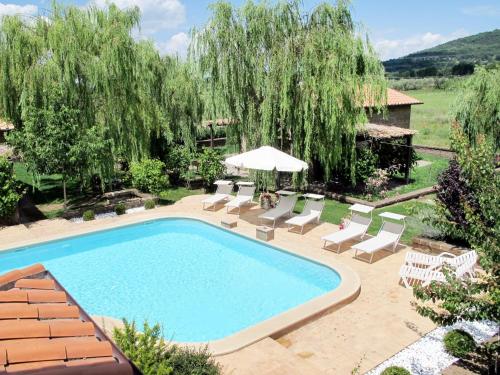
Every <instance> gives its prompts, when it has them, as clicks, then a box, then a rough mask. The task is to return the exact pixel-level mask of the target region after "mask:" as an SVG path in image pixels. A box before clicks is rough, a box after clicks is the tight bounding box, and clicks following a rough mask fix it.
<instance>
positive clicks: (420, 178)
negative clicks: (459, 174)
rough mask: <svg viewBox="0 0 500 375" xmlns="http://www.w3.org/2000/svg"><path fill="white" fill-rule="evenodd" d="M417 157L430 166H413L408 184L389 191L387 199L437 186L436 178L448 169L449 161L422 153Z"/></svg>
mask: <svg viewBox="0 0 500 375" xmlns="http://www.w3.org/2000/svg"><path fill="white" fill-rule="evenodd" d="M419 156H420V158H421V160H425V161H428V162H430V163H431V164H430V165H426V166H422V167H417V166H415V168H413V169H412V171H411V172H410V183H409V184H406V185H400V186H398V187H396V188H394V189H392V190H390V191H389V192H388V194H387V196H388V197H392V196H395V195H399V194H405V193H409V192H411V191H415V190H419V189H423V188H426V187H430V186H434V185H436V184H437V178H438V176H439V174H440V173H441V172H442V171H443V170H445V169H446V168H447V167H448V161H449V159H447V158H445V157H442V156H437V155H429V154H424V153H420V154H419Z"/></svg>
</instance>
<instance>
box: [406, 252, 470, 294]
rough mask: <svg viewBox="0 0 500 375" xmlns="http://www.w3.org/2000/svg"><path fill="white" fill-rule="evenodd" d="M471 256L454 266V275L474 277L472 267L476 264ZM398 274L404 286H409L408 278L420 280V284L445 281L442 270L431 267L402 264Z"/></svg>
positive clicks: (457, 276)
mask: <svg viewBox="0 0 500 375" xmlns="http://www.w3.org/2000/svg"><path fill="white" fill-rule="evenodd" d="M472 259H473V258H470V259H468V260H467V261H466V262H465V263H463V264H461V265H460V266H458V267H456V268H455V267H453V266H452V268H454V271H453V272H454V273H455V277H456V278H458V279H461V278H463V277H465V276H467V275H468V276H469V277H474V267H475V265H476V261H477V259H476V260H474V261H473V260H472ZM399 276H400V277H401V280H403V283H404V285H405V287H406V288H411V282H410V280H416V281H420V282H422V286H427V285H429V284H430V283H431V282H433V281H437V282H441V283H444V282H446V276H445V274H444V272H443V271H442V270H436V269H432V268H420V267H414V266H408V265H403V266H402V267H401V268H400V270H399Z"/></svg>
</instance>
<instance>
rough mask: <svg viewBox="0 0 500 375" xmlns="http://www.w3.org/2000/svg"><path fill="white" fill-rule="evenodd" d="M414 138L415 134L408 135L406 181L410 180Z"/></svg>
mask: <svg viewBox="0 0 500 375" xmlns="http://www.w3.org/2000/svg"><path fill="white" fill-rule="evenodd" d="M412 138H413V135H407V136H406V168H405V183H409V182H410V168H411V165H410V163H411V152H412V145H411V144H412Z"/></svg>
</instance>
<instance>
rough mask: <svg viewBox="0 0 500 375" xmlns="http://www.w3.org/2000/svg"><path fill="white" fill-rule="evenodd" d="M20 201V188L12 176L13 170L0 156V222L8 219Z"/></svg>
mask: <svg viewBox="0 0 500 375" xmlns="http://www.w3.org/2000/svg"><path fill="white" fill-rule="evenodd" d="M19 199H21V186H20V185H19V184H18V182H17V181H16V178H15V176H14V168H13V165H12V163H11V162H9V161H8V160H7V158H5V157H2V156H0V220H3V219H5V220H6V219H10V218H11V217H12V215H13V214H14V212H15V211H16V207H17V202H19Z"/></svg>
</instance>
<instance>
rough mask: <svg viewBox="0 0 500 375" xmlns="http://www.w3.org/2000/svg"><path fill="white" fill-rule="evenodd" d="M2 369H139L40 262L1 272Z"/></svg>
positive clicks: (89, 372) (94, 374)
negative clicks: (4, 272)
mask: <svg viewBox="0 0 500 375" xmlns="http://www.w3.org/2000/svg"><path fill="white" fill-rule="evenodd" d="M1 374H54V375H58V374H81V375H83V374H85V375H100V374H103V375H104V374H113V375H121V374H127V375H132V374H140V373H139V372H138V371H137V370H136V369H135V368H133V366H132V365H131V364H130V362H129V361H128V360H127V358H126V357H125V356H124V355H123V354H122V353H121V352H120V350H119V349H118V348H117V347H116V346H115V345H114V344H113V343H112V342H111V341H110V340H109V339H108V338H107V337H106V335H105V334H104V333H103V332H102V330H101V329H100V328H99V327H97V326H96V325H95V324H94V322H93V321H92V319H91V318H90V317H89V316H88V315H87V313H86V312H85V311H84V310H83V309H82V308H80V306H79V305H78V304H77V302H76V301H75V300H73V298H72V297H71V296H70V295H69V294H68V293H67V292H66V290H65V289H64V288H63V287H62V286H61V285H60V284H59V283H58V282H57V280H56V279H55V278H54V277H53V276H52V275H51V273H50V272H48V271H46V270H45V268H44V267H43V266H42V265H41V264H36V265H33V266H30V267H27V268H23V269H19V270H14V271H11V272H8V273H6V274H3V275H0V375H1Z"/></svg>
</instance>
